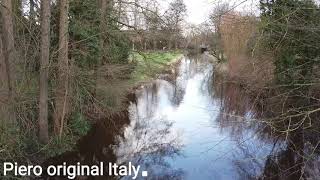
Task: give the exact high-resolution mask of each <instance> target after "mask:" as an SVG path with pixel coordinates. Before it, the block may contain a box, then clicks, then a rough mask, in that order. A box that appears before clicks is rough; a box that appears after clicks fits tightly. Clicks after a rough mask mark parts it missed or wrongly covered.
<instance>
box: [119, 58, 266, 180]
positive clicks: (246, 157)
mask: <svg viewBox="0 0 320 180" xmlns="http://www.w3.org/2000/svg"><path fill="white" fill-rule="evenodd" d="M206 57H207V56H206V55H205V54H204V55H202V56H200V57H195V58H188V57H185V58H183V59H182V60H181V62H180V65H179V66H178V68H177V70H176V71H177V73H176V74H177V76H176V79H175V80H174V81H173V82H167V81H165V80H156V81H155V82H154V83H152V84H149V85H146V86H144V87H143V88H142V89H140V90H138V91H137V92H136V95H137V102H136V103H132V104H131V105H130V107H129V113H130V120H131V121H130V125H129V126H128V127H127V128H125V132H124V138H121V139H120V145H119V147H118V148H117V149H116V153H117V157H119V159H118V161H120V162H124V161H131V162H134V164H139V165H142V166H143V168H144V169H147V170H148V172H149V178H151V179H190V180H195V179H204V180H205V179H239V172H238V170H239V169H238V168H239V166H240V165H241V166H243V165H250V164H251V165H252V163H258V164H263V162H264V161H265V160H266V155H267V154H268V153H270V151H271V149H272V144H269V143H266V142H262V140H261V139H259V137H257V135H256V133H257V132H256V130H255V129H254V128H252V127H251V126H252V125H251V123H250V121H247V119H250V116H251V115H252V113H253V112H251V110H250V107H249V104H248V102H247V101H246V100H244V101H243V102H240V103H243V104H242V105H241V107H245V109H244V111H245V112H244V114H241V115H244V118H242V117H239V118H227V117H226V116H225V115H224V114H223V112H224V110H223V108H224V107H225V105H226V104H224V103H225V102H226V101H223V100H222V99H221V98H222V97H221V92H218V91H215V88H214V86H215V85H216V86H219V83H217V82H216V83H215V82H214V81H215V79H214V77H213V74H214V73H213V71H214V67H213V65H212V64H211V63H210V62H209V60H208V58H206ZM216 89H217V88H216ZM243 99H245V98H243ZM234 113H235V112H234ZM234 116H235V117H236V116H237V114H234ZM238 116H240V114H238ZM232 121H233V122H232ZM251 155H254V157H252V156H251ZM253 161H255V162H253ZM262 168H263V167H261V166H260V167H259V166H253V167H252V168H250V169H248V170H249V171H250V172H248V173H252V174H253V173H254V174H260V173H261V172H262V170H263V169H262Z"/></svg>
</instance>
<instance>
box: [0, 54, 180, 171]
mask: <svg viewBox="0 0 320 180" xmlns="http://www.w3.org/2000/svg"><path fill="white" fill-rule="evenodd" d="M181 56H182V53H180V52H176V51H172V52H160V51H159V52H139V53H137V52H135V53H132V54H131V56H130V61H132V63H134V64H135V65H134V70H133V72H131V73H130V72H129V73H130V76H128V77H129V79H124V80H121V81H123V82H119V83H124V84H127V85H126V86H124V87H127V88H131V87H133V86H135V85H136V84H138V83H142V82H145V81H148V80H150V79H152V78H153V77H155V75H156V74H159V73H161V72H163V71H164V70H165V69H167V68H169V65H170V64H171V63H173V62H175V60H177V59H179V57H181ZM119 81H120V80H119ZM128 81H129V83H128ZM108 86H110V87H112V85H110V84H108ZM104 93H105V94H108V96H104V97H105V101H104V102H109V103H110V102H113V101H112V98H111V97H112V96H116V95H114V94H113V93H112V91H110V92H109V91H105V92H104ZM79 96H80V95H79ZM109 96H110V97H109ZM117 98H119V97H117ZM119 99H123V97H120V98H119ZM110 106H116V105H115V104H112V105H110ZM35 107H36V106H35ZM30 112H31V111H30ZM32 112H33V111H32ZM35 112H36V111H35ZM34 119H36V118H34ZM90 121H91V120H90V118H88V117H86V116H85V115H84V113H82V112H79V111H75V112H73V113H72V114H70V116H69V117H68V124H66V129H67V131H65V133H63V134H62V137H61V138H59V137H55V136H54V135H53V134H51V135H50V136H51V137H50V141H49V143H48V144H41V143H39V141H38V139H37V137H36V136H35V134H34V133H33V132H36V130H35V129H36V127H35V126H36V122H33V123H31V124H27V125H28V127H24V126H23V129H25V130H24V131H21V130H19V128H18V127H15V126H14V127H12V128H10V129H9V128H8V126H4V125H2V124H0V130H1V133H0V160H8V161H18V162H36V163H39V162H41V161H43V160H44V159H46V158H48V157H52V156H56V155H59V154H62V153H64V152H66V151H70V150H72V149H73V148H74V147H75V145H76V143H77V141H78V140H79V139H80V138H81V137H83V136H84V135H86V134H87V133H88V131H89V130H90V128H91V123H90ZM50 125H51V124H50ZM0 167H1V165H0ZM0 177H1V175H0Z"/></svg>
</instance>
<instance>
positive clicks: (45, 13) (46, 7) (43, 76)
mask: <svg viewBox="0 0 320 180" xmlns="http://www.w3.org/2000/svg"><path fill="white" fill-rule="evenodd" d="M49 36H50V0H42V1H41V56H40V67H41V69H40V97H39V139H40V141H41V142H43V143H47V142H48V140H49V133H48V72H49V51H50V39H49Z"/></svg>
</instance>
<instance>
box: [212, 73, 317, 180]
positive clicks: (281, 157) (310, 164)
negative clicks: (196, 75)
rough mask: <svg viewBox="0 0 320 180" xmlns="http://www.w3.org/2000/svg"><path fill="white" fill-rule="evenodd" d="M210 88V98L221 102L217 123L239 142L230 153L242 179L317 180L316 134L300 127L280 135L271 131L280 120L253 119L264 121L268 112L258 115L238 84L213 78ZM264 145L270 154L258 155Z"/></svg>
mask: <svg viewBox="0 0 320 180" xmlns="http://www.w3.org/2000/svg"><path fill="white" fill-rule="evenodd" d="M213 89H214V93H213V96H212V97H213V98H214V99H215V100H219V102H220V110H219V111H220V112H219V115H218V117H217V122H218V123H219V126H220V127H221V129H223V130H224V131H225V130H229V132H230V133H231V135H232V137H233V138H234V140H235V141H236V142H237V143H238V146H237V148H236V149H235V150H234V152H233V154H234V164H235V166H236V168H237V171H238V174H239V176H240V178H241V179H268V180H269V179H270V180H282V179H284V180H295V179H320V169H319V167H320V166H319V165H320V158H319V144H320V143H319V142H320V141H319V132H315V130H314V129H312V128H309V129H308V128H305V127H304V126H301V127H299V128H297V129H295V130H294V131H290V132H289V131H287V132H286V131H284V132H285V133H279V132H278V131H275V130H274V129H273V128H274V127H278V126H279V125H280V123H279V122H281V121H268V120H254V119H259V118H264V119H265V115H266V114H267V113H265V112H260V109H259V107H256V105H255V104H253V103H252V102H251V100H250V98H248V97H247V96H246V94H245V93H243V90H242V89H241V88H240V89H239V86H238V85H236V84H233V83H230V82H225V81H224V78H223V77H221V76H220V77H219V76H218V75H215V78H214V86H213ZM262 115H264V116H262ZM292 121H293V122H294V120H292ZM274 123H276V124H274ZM285 128H287V126H285ZM250 131H251V132H252V134H250V136H249V137H248V132H250ZM248 138H249V139H250V138H252V139H257V140H258V141H257V142H259V143H260V144H259V143H257V142H256V141H254V144H252V142H251V141H249V139H248ZM264 146H271V147H270V148H269V149H270V150H269V152H267V153H261V149H263V147H264Z"/></svg>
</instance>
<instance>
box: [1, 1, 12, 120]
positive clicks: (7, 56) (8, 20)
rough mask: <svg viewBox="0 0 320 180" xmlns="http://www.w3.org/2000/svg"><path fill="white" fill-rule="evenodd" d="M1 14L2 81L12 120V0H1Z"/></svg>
mask: <svg viewBox="0 0 320 180" xmlns="http://www.w3.org/2000/svg"><path fill="white" fill-rule="evenodd" d="M1 15H2V23H3V25H2V28H3V29H2V32H3V37H2V38H3V54H4V60H3V63H2V64H3V66H4V68H3V69H4V72H3V74H4V76H5V77H4V79H5V80H4V81H5V82H6V84H7V85H6V89H7V97H8V98H7V99H8V101H7V103H8V105H10V106H11V108H10V111H9V117H8V118H9V121H10V122H14V121H15V120H16V119H15V111H14V106H13V105H14V94H15V93H14V56H15V55H14V53H15V46H14V33H13V17H12V16H13V13H12V1H11V0H3V1H2V5H1Z"/></svg>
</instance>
